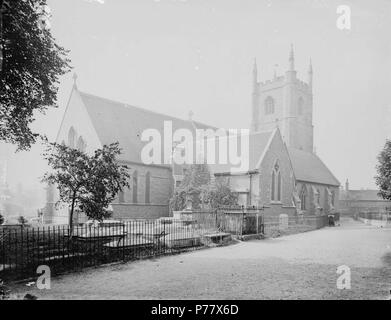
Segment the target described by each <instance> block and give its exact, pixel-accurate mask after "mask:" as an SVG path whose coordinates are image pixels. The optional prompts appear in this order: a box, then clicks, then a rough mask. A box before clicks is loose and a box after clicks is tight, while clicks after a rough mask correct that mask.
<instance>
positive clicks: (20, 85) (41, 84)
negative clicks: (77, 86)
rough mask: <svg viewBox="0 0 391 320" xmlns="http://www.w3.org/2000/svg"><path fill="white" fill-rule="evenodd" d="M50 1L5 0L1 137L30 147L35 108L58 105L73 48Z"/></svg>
mask: <svg viewBox="0 0 391 320" xmlns="http://www.w3.org/2000/svg"><path fill="white" fill-rule="evenodd" d="M47 8H48V7H47V5H46V0H23V1H21V0H18V1H14V0H0V101H1V102H0V140H4V141H6V142H10V143H14V144H17V146H18V148H19V149H28V148H30V146H31V145H32V144H33V143H34V142H35V141H36V139H37V136H38V135H37V134H36V133H33V132H32V131H31V129H30V127H29V125H30V124H31V123H32V122H33V120H34V115H35V112H36V111H38V112H41V113H43V112H45V110H46V109H47V107H48V106H56V102H57V91H58V84H59V77H60V76H61V75H63V74H65V73H66V72H68V71H69V69H70V67H69V62H70V61H69V59H68V58H67V57H66V55H67V51H66V50H65V49H64V48H62V47H60V46H59V45H58V44H57V43H56V42H55V39H54V38H53V36H52V35H51V32H50V29H49V27H48V18H49V16H50V13H49V11H48V10H47Z"/></svg>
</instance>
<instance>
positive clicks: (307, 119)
mask: <svg viewBox="0 0 391 320" xmlns="http://www.w3.org/2000/svg"><path fill="white" fill-rule="evenodd" d="M276 126H278V127H279V129H280V130H281V134H282V136H283V139H284V141H285V143H286V145H287V146H288V147H291V148H295V149H301V150H304V151H307V152H313V125H312V64H311V61H310V65H309V69H308V82H307V83H306V82H304V81H302V80H300V79H298V78H297V73H296V70H295V58H294V53H293V46H291V50H290V54H289V68H288V70H287V71H286V72H285V75H284V76H277V75H276V74H274V78H273V79H272V80H267V81H265V82H259V81H258V68H257V64H256V61H254V69H253V93H252V122H251V131H252V132H262V131H271V130H273V129H274V128H275V127H276Z"/></svg>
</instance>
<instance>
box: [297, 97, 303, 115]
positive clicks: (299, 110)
mask: <svg viewBox="0 0 391 320" xmlns="http://www.w3.org/2000/svg"><path fill="white" fill-rule="evenodd" d="M303 113H304V99H303V98H302V97H300V98H299V100H298V101H297V114H298V115H299V116H301V115H302V114H303Z"/></svg>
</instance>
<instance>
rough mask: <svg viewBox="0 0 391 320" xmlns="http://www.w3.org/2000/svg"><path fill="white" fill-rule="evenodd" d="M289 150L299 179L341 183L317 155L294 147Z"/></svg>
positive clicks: (329, 183)
mask: <svg viewBox="0 0 391 320" xmlns="http://www.w3.org/2000/svg"><path fill="white" fill-rule="evenodd" d="M288 152H289V156H290V158H291V162H292V166H293V172H294V173H295V177H296V179H297V180H299V181H305V182H313V183H321V184H328V185H332V186H339V185H340V183H339V181H338V180H337V178H335V177H334V175H333V174H332V173H331V171H330V170H329V169H328V168H327V167H326V165H325V164H324V163H323V161H322V160H320V158H319V157H318V156H317V155H315V154H313V153H311V152H306V151H303V150H299V149H294V148H288Z"/></svg>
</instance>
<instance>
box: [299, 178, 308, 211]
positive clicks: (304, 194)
mask: <svg viewBox="0 0 391 320" xmlns="http://www.w3.org/2000/svg"><path fill="white" fill-rule="evenodd" d="M300 202H301V203H300V209H301V210H306V203H307V187H306V186H305V184H303V186H302V188H301V191H300Z"/></svg>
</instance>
